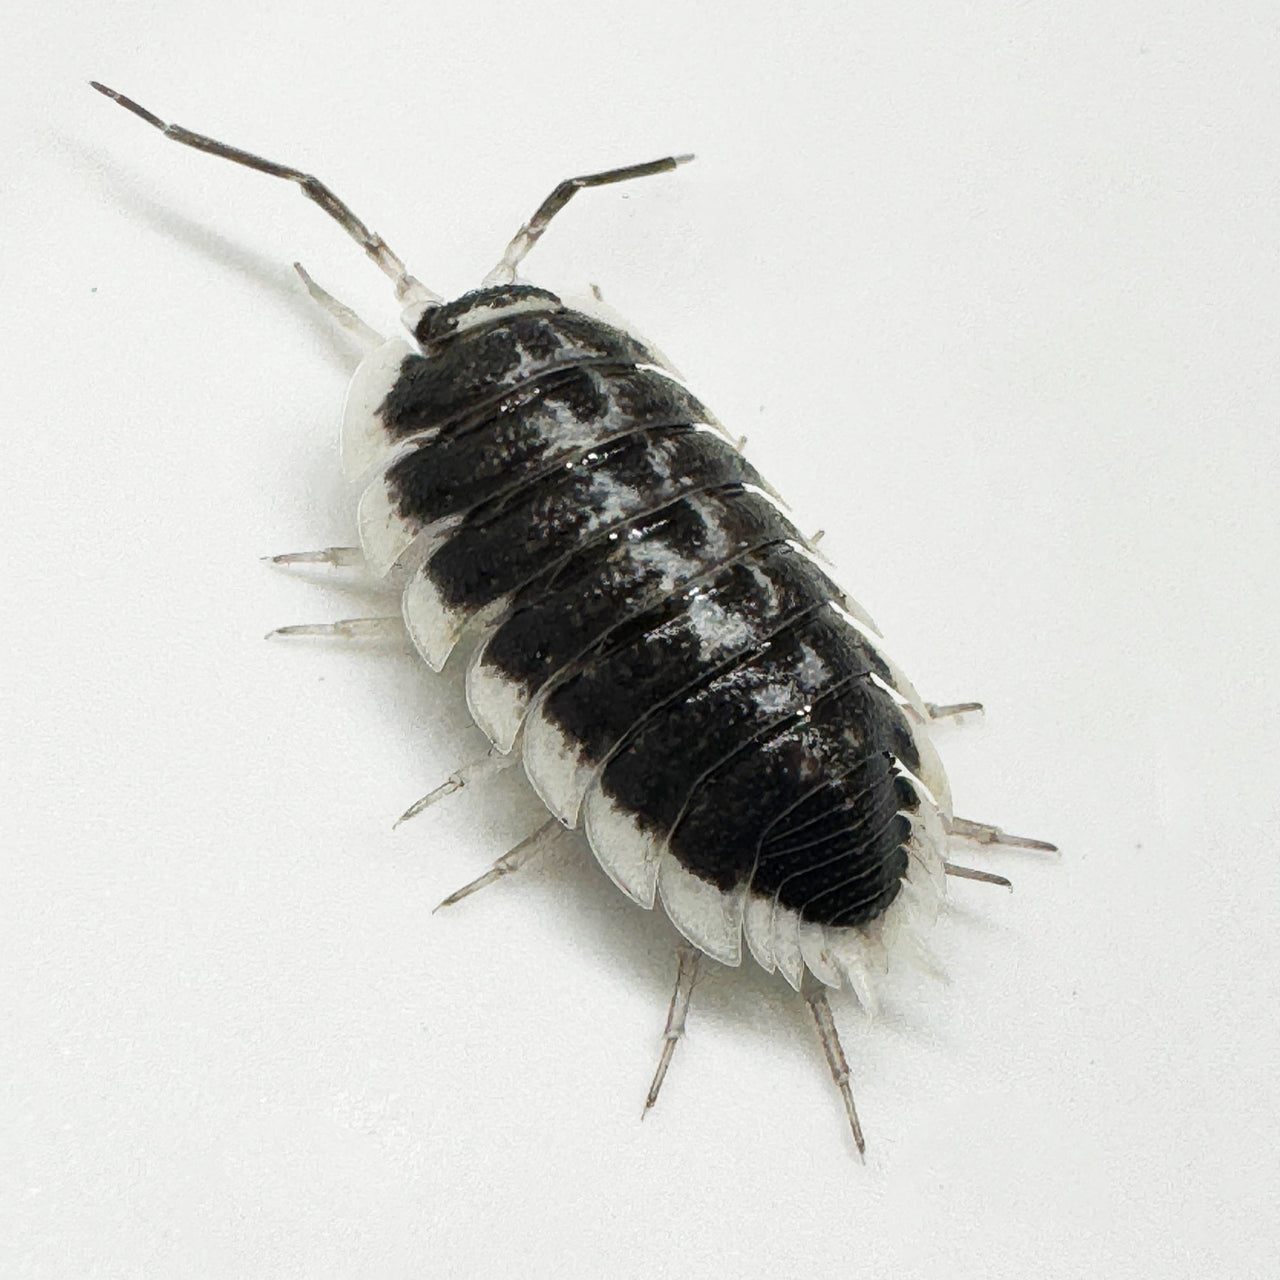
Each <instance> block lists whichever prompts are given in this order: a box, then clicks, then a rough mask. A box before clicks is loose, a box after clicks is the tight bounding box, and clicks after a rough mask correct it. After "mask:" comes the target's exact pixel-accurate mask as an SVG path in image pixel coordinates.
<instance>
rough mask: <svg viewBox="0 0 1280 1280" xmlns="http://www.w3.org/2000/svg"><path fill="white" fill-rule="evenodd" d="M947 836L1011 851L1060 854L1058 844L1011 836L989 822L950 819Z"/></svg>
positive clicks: (1027, 837) (948, 820)
mask: <svg viewBox="0 0 1280 1280" xmlns="http://www.w3.org/2000/svg"><path fill="white" fill-rule="evenodd" d="M947 834H948V835H951V836H956V837H958V838H959V839H961V840H969V841H971V842H972V843H974V844H999V845H1005V846H1006V847H1008V848H1010V849H1039V850H1041V851H1043V852H1044V853H1057V852H1059V850H1058V846H1057V845H1056V844H1050V843H1049V842H1048V841H1047V840H1032V839H1031V838H1030V837H1029V836H1011V835H1009V834H1008V832H1006V831H1004V830H1002V829H1001V828H1000V827H994V826H992V825H991V823H989V822H971V821H970V820H969V819H968V818H948V819H947Z"/></svg>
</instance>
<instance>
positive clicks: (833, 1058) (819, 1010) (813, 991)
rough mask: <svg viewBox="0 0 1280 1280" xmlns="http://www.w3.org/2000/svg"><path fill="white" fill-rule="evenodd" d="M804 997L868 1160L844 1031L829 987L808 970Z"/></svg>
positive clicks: (862, 1153)
mask: <svg viewBox="0 0 1280 1280" xmlns="http://www.w3.org/2000/svg"><path fill="white" fill-rule="evenodd" d="M801 990H802V994H803V995H804V998H805V999H806V1000H807V1001H808V1002H809V1010H810V1012H811V1013H812V1014H813V1020H814V1022H816V1023H817V1024H818V1036H819V1038H820V1039H821V1041H822V1051H823V1053H825V1054H826V1055H827V1066H828V1067H830V1068H831V1078H832V1079H833V1080H834V1081H835V1082H836V1088H837V1089H839V1090H840V1098H841V1100H842V1101H843V1102H844V1110H845V1114H846V1115H847V1116H848V1117H849V1128H850V1129H851V1130H852V1131H853V1141H854V1143H855V1144H856V1146H857V1148H858V1155H859V1156H861V1157H862V1159H863V1160H864V1161H865V1160H866V1158H867V1144H866V1141H865V1139H864V1138H863V1136H862V1125H861V1124H859V1123H858V1109H857V1108H856V1107H855V1106H854V1105H853V1089H852V1088H851V1086H850V1084H849V1063H848V1061H847V1060H846V1059H845V1056H844V1049H843V1048H841V1046H840V1033H839V1032H838V1031H837V1030H836V1020H835V1018H833V1017H832V1016H831V1005H830V1004H829V1003H828V1001H827V991H826V988H825V987H824V986H823V985H822V983H820V982H819V981H817V979H815V978H814V977H813V975H812V974H810V973H806V974H805V980H804V985H803V987H802V988H801Z"/></svg>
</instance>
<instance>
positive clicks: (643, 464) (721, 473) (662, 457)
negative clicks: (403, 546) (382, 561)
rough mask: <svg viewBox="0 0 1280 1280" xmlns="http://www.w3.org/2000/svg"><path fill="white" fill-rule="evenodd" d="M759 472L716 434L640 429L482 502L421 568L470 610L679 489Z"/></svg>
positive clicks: (621, 532) (446, 596) (449, 599)
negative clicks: (564, 465) (566, 465)
mask: <svg viewBox="0 0 1280 1280" xmlns="http://www.w3.org/2000/svg"><path fill="white" fill-rule="evenodd" d="M758 480H759V477H758V476H757V475H756V472H755V470H754V469H753V468H752V467H751V466H750V465H749V464H748V463H747V462H746V461H745V460H744V459H743V457H742V455H741V454H739V453H738V452H737V451H736V450H734V449H733V448H732V446H730V445H729V444H728V443H726V442H725V441H724V440H723V439H722V438H721V437H720V436H718V435H716V434H715V433H713V432H710V431H699V430H691V429H679V428H678V429H669V430H660V431H645V432H638V433H636V434H634V435H629V436H624V437H622V438H621V439H618V440H614V441H610V442H609V443H608V444H606V445H602V446H601V447H600V448H599V449H596V450H592V451H591V452H590V453H589V454H587V455H586V456H585V457H583V458H582V459H581V460H580V461H579V462H577V463H575V464H574V465H573V467H572V468H562V469H559V470H557V471H556V472H555V473H554V474H552V475H548V476H544V477H542V478H540V479H539V480H537V481H534V482H533V483H531V484H529V485H527V486H525V487H524V488H522V489H520V490H517V491H516V492H514V493H511V494H506V495H504V496H503V497H502V498H500V499H498V500H496V501H495V502H493V503H490V504H486V505H485V506H483V507H479V508H477V509H476V510H475V511H473V512H472V513H471V514H470V515H469V516H468V517H467V519H466V521H465V523H463V524H462V525H461V526H460V527H459V528H458V529H457V530H456V531H454V532H453V533H452V534H451V535H450V537H449V540H448V541H447V542H445V543H444V545H443V546H441V547H440V549H439V550H438V551H437V552H436V553H435V554H434V555H433V556H432V557H431V559H430V560H429V561H427V563H426V564H425V565H424V566H423V568H422V570H421V572H422V573H423V574H424V575H426V576H427V577H428V578H429V579H430V580H431V581H432V583H434V585H435V587H436V590H437V592H438V593H439V596H440V598H441V599H442V600H443V601H444V602H445V603H446V604H447V605H448V606H450V607H453V608H459V609H463V610H465V611H467V612H474V611H476V610H479V609H481V608H483V607H484V606H485V605H487V604H489V603H491V602H493V601H495V600H497V599H498V598H499V597H501V596H503V595H505V594H506V593H507V592H510V591H514V590H516V589H517V588H518V587H520V586H522V585H523V584H524V583H526V582H528V581H529V580H530V579H532V578H533V577H535V576H536V575H537V574H539V573H542V572H544V571H545V570H547V569H549V568H551V567H553V566H554V565H555V564H557V563H558V562H559V561H560V560H561V559H562V558H564V557H565V556H568V555H569V554H571V553H572V552H573V551H574V550H575V549H577V548H578V547H580V546H582V545H585V543H586V542H587V541H588V540H590V539H593V538H597V537H605V536H607V535H608V533H609V532H610V531H613V532H617V533H618V536H619V537H625V536H626V535H627V530H628V528H629V527H630V525H631V523H632V522H633V521H635V520H636V519H637V518H638V517H641V516H644V515H646V514H648V513H649V512H652V511H655V510H657V509H658V508H660V507H662V506H664V505H665V504H666V503H668V502H671V501H672V500H673V499H675V498H677V497H679V496H680V495H681V494H685V493H692V492H697V491H699V490H703V489H714V488H721V487H724V486H728V485H735V484H743V483H757V482H758Z"/></svg>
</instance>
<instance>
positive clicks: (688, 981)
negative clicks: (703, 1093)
mask: <svg viewBox="0 0 1280 1280" xmlns="http://www.w3.org/2000/svg"><path fill="white" fill-rule="evenodd" d="M701 965H702V953H701V952H700V951H697V950H695V949H694V948H693V947H677V948H676V989H675V990H674V991H673V992H672V993H671V1007H670V1008H669V1009H668V1010H667V1027H666V1030H665V1031H664V1032H663V1033H662V1041H663V1043H662V1057H660V1058H659V1059H658V1069H657V1070H656V1071H655V1072H654V1073H653V1083H652V1084H651V1085H650V1086H649V1096H648V1097H647V1098H646V1099H645V1100H644V1110H643V1111H642V1112H641V1113H640V1118H641V1119H642V1120H643V1119H644V1118H645V1116H647V1115H648V1114H649V1111H650V1109H651V1108H652V1107H653V1104H654V1103H655V1102H657V1100H658V1094H659V1092H660V1091H661V1089H662V1082H663V1081H664V1080H665V1079H666V1078H667V1068H668V1067H669V1066H670V1065H671V1059H672V1057H673V1056H674V1055H675V1051H676V1045H677V1044H679V1043H680V1041H681V1039H682V1038H683V1037H684V1023H685V1019H686V1018H687V1017H688V1015H689V1002H690V1000H692V999H693V988H694V986H695V985H696V983H697V981H698V970H699V968H700V967H701Z"/></svg>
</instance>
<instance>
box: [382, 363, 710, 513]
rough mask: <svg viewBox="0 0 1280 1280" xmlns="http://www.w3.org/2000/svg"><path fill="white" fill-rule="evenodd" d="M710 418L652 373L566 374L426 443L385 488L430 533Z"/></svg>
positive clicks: (399, 464) (389, 475) (400, 464)
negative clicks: (541, 480) (559, 470)
mask: <svg viewBox="0 0 1280 1280" xmlns="http://www.w3.org/2000/svg"><path fill="white" fill-rule="evenodd" d="M708 416H709V415H708V414H707V411H706V409H705V408H704V407H703V406H702V405H701V404H700V403H699V402H698V401H697V400H696V399H695V398H694V397H693V396H691V395H690V394H689V393H688V392H687V391H686V390H685V389H684V388H683V387H681V386H680V385H679V384H678V383H675V382H672V381H671V379H670V378H667V377H665V376H664V375H662V374H660V373H658V372H657V371H656V370H641V369H601V368H592V367H588V368H582V367H577V368H572V369H567V370H565V371H563V372H561V373H556V374H552V375H549V376H548V377H547V378H545V379H543V380H541V381H539V382H536V383H534V384H533V385H532V386H530V387H527V388H524V389H523V390H522V391H520V392H517V393H516V394H514V395H513V396H510V397H508V398H507V399H506V400H504V401H503V403H502V404H501V405H500V406H499V407H497V408H493V409H491V410H490V411H489V412H488V413H487V414H486V415H485V417H484V419H483V420H482V421H480V422H478V423H474V424H471V425H469V426H468V427H467V428H466V429H465V430H451V431H449V432H447V433H445V434H443V435H441V436H438V437H436V438H434V439H432V440H426V441H423V442H421V443H420V444H419V445H418V446H417V447H416V448H414V449H413V450H412V451H411V452H409V453H407V454H405V455H404V456H403V457H401V458H399V459H397V461H396V462H394V463H393V464H392V465H391V466H390V467H389V468H388V469H387V472H386V477H385V481H384V483H385V484H386V486H387V491H388V497H389V499H390V504H391V506H392V508H393V509H394V510H395V511H396V513H397V514H398V515H399V516H400V517H401V519H403V520H406V521H409V522H411V523H413V524H416V525H417V526H418V527H425V526H427V525H430V524H432V523H433V522H435V521H437V520H442V519H445V518H447V517H449V516H452V515H457V514H460V513H462V512H465V511H469V510H471V509H472V508H473V507H475V506H477V505H479V504H480V503H482V502H486V501H491V500H493V499H494V498H498V497H501V496H502V495H503V494H505V493H508V492H510V491H511V490H513V489H516V488H519V487H520V486H521V485H523V484H526V483H527V482H528V481H529V480H531V479H536V478H537V477H538V476H540V475H544V474H546V473H547V472H549V471H550V470H552V469H553V468H555V467H556V466H558V465H560V464H562V463H563V462H564V461H565V460H566V459H569V458H572V457H574V456H575V455H577V454H579V453H581V452H583V451H584V450H585V449H588V448H591V447H592V446H594V445H598V444H603V443H606V442H607V441H609V440H611V439H615V438H617V437H618V436H620V435H624V434H627V433H629V432H632V431H636V430H639V429H642V428H649V427H665V426H679V425H689V424H693V423H698V422H704V421H706V420H707V418H708Z"/></svg>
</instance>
